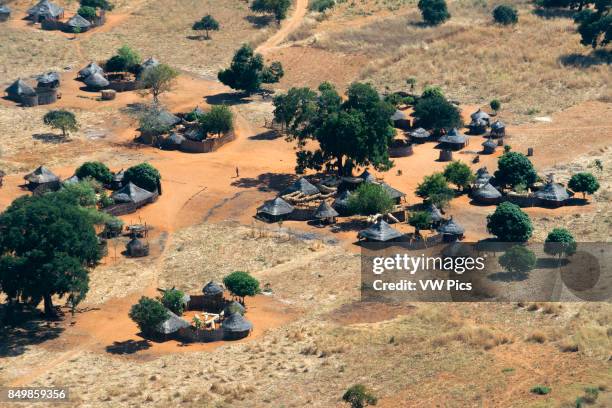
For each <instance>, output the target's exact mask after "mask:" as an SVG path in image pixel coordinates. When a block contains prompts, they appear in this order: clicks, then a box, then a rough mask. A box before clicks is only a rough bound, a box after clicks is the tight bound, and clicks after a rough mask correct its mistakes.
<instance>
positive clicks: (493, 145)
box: [481, 139, 497, 154]
mask: <svg viewBox="0 0 612 408" xmlns="http://www.w3.org/2000/svg"><path fill="white" fill-rule="evenodd" d="M495 149H497V142H496V141H494V140H493V139H487V140H485V141H484V142H483V143H482V152H481V153H482V154H493V153H495Z"/></svg>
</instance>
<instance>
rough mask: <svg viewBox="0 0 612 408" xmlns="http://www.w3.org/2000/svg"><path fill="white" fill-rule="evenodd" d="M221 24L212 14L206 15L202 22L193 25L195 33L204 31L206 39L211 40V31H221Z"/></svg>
mask: <svg viewBox="0 0 612 408" xmlns="http://www.w3.org/2000/svg"><path fill="white" fill-rule="evenodd" d="M219 28H220V26H219V22H218V21H217V20H215V18H214V17H213V16H211V15H210V14H207V15H205V16H204V17H202V18H201V19H200V20H198V21H196V22H195V23H194V24H193V27H192V29H193V30H195V31H204V33H205V35H204V38H205V39H207V40H208V39H210V34H209V33H210V31H219Z"/></svg>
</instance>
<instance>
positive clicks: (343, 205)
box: [332, 190, 351, 211]
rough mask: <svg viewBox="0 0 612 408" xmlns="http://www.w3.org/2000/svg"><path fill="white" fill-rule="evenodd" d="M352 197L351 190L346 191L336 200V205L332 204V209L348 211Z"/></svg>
mask: <svg viewBox="0 0 612 408" xmlns="http://www.w3.org/2000/svg"><path fill="white" fill-rule="evenodd" d="M350 196H351V192H350V191H349V190H344V191H343V192H341V193H340V194H338V196H337V197H336V199H335V200H334V203H333V204H332V207H334V208H335V209H336V210H341V211H343V210H346V209H347V208H348V201H349V198H350Z"/></svg>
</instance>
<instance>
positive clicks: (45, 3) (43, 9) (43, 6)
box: [28, 0, 64, 18]
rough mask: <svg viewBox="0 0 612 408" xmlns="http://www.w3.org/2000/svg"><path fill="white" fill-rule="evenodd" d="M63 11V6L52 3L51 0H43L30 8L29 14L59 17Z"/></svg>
mask: <svg viewBox="0 0 612 408" xmlns="http://www.w3.org/2000/svg"><path fill="white" fill-rule="evenodd" d="M63 12H64V9H63V8H61V7H60V6H58V5H56V4H53V3H51V2H50V1H49V0H41V1H40V2H39V3H38V4H37V5H35V6H34V7H32V8H30V9H29V10H28V15H30V16H43V17H50V18H58V17H59V16H61V15H62V13H63Z"/></svg>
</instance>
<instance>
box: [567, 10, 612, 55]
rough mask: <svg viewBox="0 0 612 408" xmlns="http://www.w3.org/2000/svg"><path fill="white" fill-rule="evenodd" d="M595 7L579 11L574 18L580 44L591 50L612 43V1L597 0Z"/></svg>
mask: <svg viewBox="0 0 612 408" xmlns="http://www.w3.org/2000/svg"><path fill="white" fill-rule="evenodd" d="M594 3H595V7H594V10H592V9H585V10H582V11H580V12H579V13H578V14H576V16H575V17H574V22H575V23H576V24H577V25H578V33H579V34H580V36H581V40H580V42H581V43H582V44H583V45H590V46H591V47H592V48H597V47H605V46H606V45H608V44H609V43H610V41H612V13H610V10H611V9H612V1H611V0H597V1H595V2H594Z"/></svg>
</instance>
